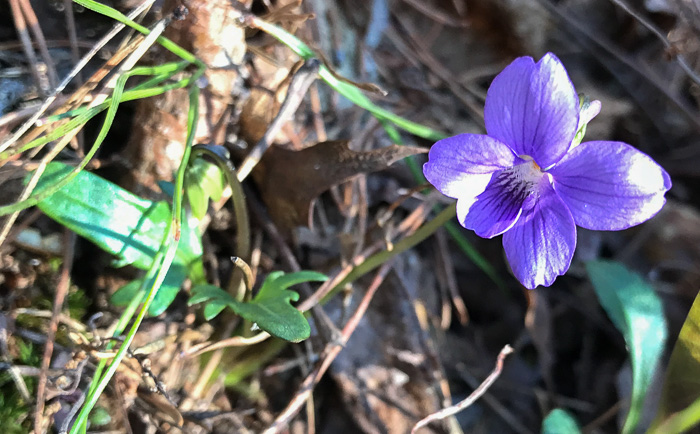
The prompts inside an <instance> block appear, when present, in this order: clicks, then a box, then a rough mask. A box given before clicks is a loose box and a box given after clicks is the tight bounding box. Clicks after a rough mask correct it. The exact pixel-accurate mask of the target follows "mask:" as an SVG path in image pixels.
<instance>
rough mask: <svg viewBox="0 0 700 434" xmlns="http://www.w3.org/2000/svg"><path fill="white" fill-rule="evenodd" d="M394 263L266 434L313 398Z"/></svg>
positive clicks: (382, 273) (383, 268)
mask: <svg viewBox="0 0 700 434" xmlns="http://www.w3.org/2000/svg"><path fill="white" fill-rule="evenodd" d="M393 262H394V261H393V260H392V261H388V262H385V263H384V264H382V266H381V268H380V269H379V271H378V272H377V274H376V276H375V277H374V280H372V283H371V284H370V286H369V288H367V292H366V293H365V295H364V297H362V301H360V305H359V306H358V307H357V310H356V311H355V313H353V315H352V317H350V319H349V320H348V322H347V324H345V327H343V331H342V332H341V335H340V337H339V339H338V340H337V341H335V342H331V343H329V344H328V345H327V346H326V348H325V349H324V351H323V353H324V357H323V359H322V361H321V363H319V364H318V365H317V366H316V369H314V370H313V372H312V373H311V374H309V375H308V376H307V377H306V378H305V379H304V382H303V383H302V384H301V387H300V388H299V391H298V392H297V393H296V395H295V396H294V398H292V400H291V401H290V403H289V404H288V405H287V408H285V409H284V411H283V412H282V413H280V415H279V416H277V419H275V421H274V423H273V424H272V425H270V427H269V428H267V429H266V430H265V431H264V434H274V433H277V432H280V431H281V430H283V429H284V428H285V427H286V426H287V425H289V423H290V422H291V420H292V418H293V417H294V416H295V415H296V414H297V413H298V412H299V409H300V408H301V406H302V405H304V403H305V402H306V400H307V399H308V398H309V396H311V393H312V392H313V390H314V387H315V386H316V384H318V382H319V381H320V380H321V377H323V374H325V373H326V371H327V370H328V368H329V367H330V366H331V363H333V361H334V360H335V358H336V357H337V356H338V354H340V352H341V351H342V350H343V348H344V347H345V344H347V342H348V341H349V340H350V337H351V336H352V334H353V332H354V331H355V329H356V328H357V326H358V325H359V324H360V320H361V319H362V317H363V316H364V314H365V312H366V311H367V308H368V307H369V303H370V301H371V300H372V298H373V297H374V294H376V293H377V290H378V289H379V287H380V286H381V284H382V282H383V281H384V278H385V277H386V275H387V273H389V270H390V269H391V267H392V265H393Z"/></svg>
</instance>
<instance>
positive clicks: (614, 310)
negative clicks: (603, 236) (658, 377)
mask: <svg viewBox="0 0 700 434" xmlns="http://www.w3.org/2000/svg"><path fill="white" fill-rule="evenodd" d="M586 270H587V271H588V275H589V277H590V279H591V282H592V283H593V288H594V289H595V292H596V294H597V295H598V299H599V300H600V304H601V305H602V306H603V308H604V309H605V311H606V313H607V314H608V316H609V317H610V320H611V321H612V322H613V324H615V327H617V329H618V330H620V332H622V335H623V336H624V338H625V342H626V343H627V347H628V348H629V353H630V358H631V361H632V398H631V402H630V410H629V413H628V414H627V420H626V421H625V426H624V427H623V429H622V432H623V433H629V432H632V431H633V430H634V428H635V427H636V426H637V423H638V422H639V418H640V414H641V410H642V405H643V403H644V396H645V395H646V392H647V388H648V387H649V383H650V382H651V379H652V376H653V375H654V370H655V369H656V366H657V364H658V361H659V358H660V357H661V354H662V352H663V349H664V343H665V342H666V330H667V328H666V319H665V317H664V313H663V307H662V305H661V300H660V299H659V297H658V295H657V294H656V292H654V289H653V288H652V287H651V286H650V285H649V284H647V283H646V282H645V281H644V280H643V279H642V277H641V276H639V275H638V274H636V273H633V272H631V271H629V270H628V269H627V268H625V267H624V266H623V265H622V264H619V263H617V262H611V261H592V262H588V263H587V264H586Z"/></svg>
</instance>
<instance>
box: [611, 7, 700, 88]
mask: <svg viewBox="0 0 700 434" xmlns="http://www.w3.org/2000/svg"><path fill="white" fill-rule="evenodd" d="M610 1H611V2H613V3H614V4H616V5H617V6H619V7H620V8H622V10H624V11H625V12H627V13H628V14H630V15H631V16H632V18H634V19H635V20H637V21H639V23H640V24H642V25H643V26H644V27H646V28H647V29H648V30H649V31H650V32H651V33H653V34H654V36H656V37H657V38H658V39H659V40H660V41H661V43H662V44H664V47H666V49H667V50H671V49H672V48H673V45H672V44H671V42H670V41H669V40H668V38H666V36H664V34H663V33H662V32H661V30H659V29H658V28H657V27H656V26H655V25H654V23H652V22H651V21H649V20H647V19H646V18H644V17H643V16H642V15H641V14H639V13H638V12H637V11H635V10H634V9H632V8H631V7H630V5H629V4H627V2H626V1H624V0H610ZM674 57H675V58H676V60H677V61H678V64H679V65H680V66H681V68H682V69H683V71H685V73H686V74H687V75H688V78H690V79H691V80H693V81H694V82H695V84H700V76H699V75H698V73H697V72H695V70H693V68H691V67H690V65H688V62H687V61H686V60H685V58H684V57H683V55H682V54H680V53H677V54H676V55H675V56H674Z"/></svg>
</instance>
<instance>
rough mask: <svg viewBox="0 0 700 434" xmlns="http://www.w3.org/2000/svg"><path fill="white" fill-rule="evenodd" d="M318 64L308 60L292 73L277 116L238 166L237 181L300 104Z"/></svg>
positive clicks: (314, 60)
mask: <svg viewBox="0 0 700 434" xmlns="http://www.w3.org/2000/svg"><path fill="white" fill-rule="evenodd" d="M319 65H320V63H319V61H318V60H316V59H311V60H308V61H306V62H305V63H304V64H303V65H302V66H301V67H300V68H299V69H298V70H297V72H296V73H295V74H294V77H292V81H291V83H290V84H289V90H288V91H287V96H286V97H285V98H284V102H282V107H280V110H279V112H278V113H277V116H275V118H274V119H273V120H272V122H271V123H270V126H269V127H268V128H267V131H265V135H264V136H263V137H262V138H261V139H260V140H259V141H258V143H257V144H256V145H255V146H254V147H253V149H251V151H250V153H249V154H248V155H247V156H246V158H245V160H243V163H241V165H240V167H239V168H238V171H237V172H238V180H239V181H243V180H244V179H245V178H246V177H247V176H248V175H249V174H250V172H251V171H252V170H253V168H254V167H255V165H256V164H258V162H259V161H260V158H261V157H262V156H263V154H264V153H265V151H266V150H267V148H269V147H270V144H271V143H272V139H273V138H274V137H275V136H276V135H277V133H278V132H279V131H280V128H282V125H283V124H284V123H285V122H287V121H288V120H289V119H290V118H291V116H292V114H293V113H294V112H296V110H297V109H298V108H299V104H301V102H302V100H303V99H304V95H306V92H307V91H308V90H309V87H310V86H311V84H312V83H313V82H314V81H315V80H316V77H317V75H318V67H319Z"/></svg>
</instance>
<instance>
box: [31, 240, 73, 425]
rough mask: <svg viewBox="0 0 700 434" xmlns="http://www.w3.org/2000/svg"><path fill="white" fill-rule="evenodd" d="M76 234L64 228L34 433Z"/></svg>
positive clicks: (40, 378) (43, 395) (64, 294)
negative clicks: (58, 273) (61, 260)
mask: <svg viewBox="0 0 700 434" xmlns="http://www.w3.org/2000/svg"><path fill="white" fill-rule="evenodd" d="M75 238H76V235H75V233H74V232H71V231H69V230H68V229H65V230H64V237H63V242H64V245H63V246H64V252H63V266H62V267H61V274H60V275H59V277H58V284H56V297H55V298H54V301H53V310H52V312H51V322H50V323H49V330H48V333H47V334H46V344H45V346H44V358H43V360H42V361H41V374H39V382H38V383H37V386H36V410H35V411H34V433H35V434H41V432H42V426H41V418H42V416H43V415H44V398H45V393H46V375H47V373H48V370H49V365H50V363H51V355H52V354H53V344H54V339H55V338H56V330H57V329H58V322H59V317H60V314H61V310H62V309H63V301H64V300H65V298H66V294H68V287H69V286H70V270H71V268H73V253H74V251H73V249H74V247H75Z"/></svg>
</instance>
